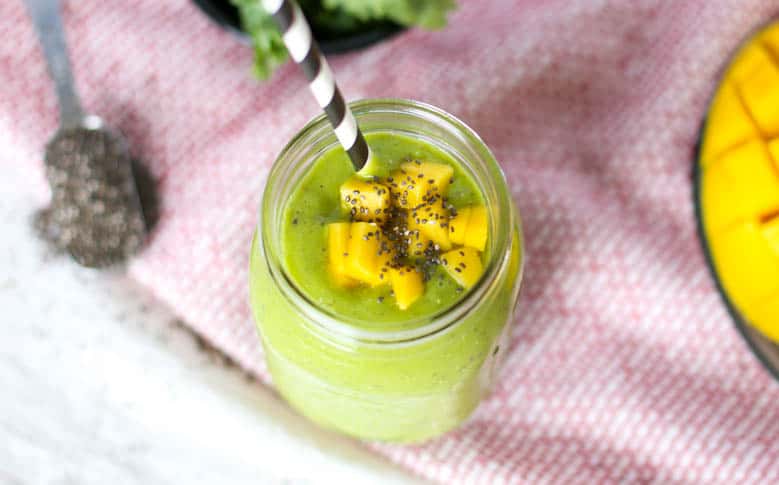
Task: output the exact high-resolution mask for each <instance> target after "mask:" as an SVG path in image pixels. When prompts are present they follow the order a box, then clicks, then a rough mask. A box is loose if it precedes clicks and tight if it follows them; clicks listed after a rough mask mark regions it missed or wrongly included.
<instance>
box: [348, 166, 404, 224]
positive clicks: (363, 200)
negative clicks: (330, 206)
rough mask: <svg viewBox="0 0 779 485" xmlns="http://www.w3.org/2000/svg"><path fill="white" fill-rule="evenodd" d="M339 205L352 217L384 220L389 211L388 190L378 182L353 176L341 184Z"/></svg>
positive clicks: (358, 219)
mask: <svg viewBox="0 0 779 485" xmlns="http://www.w3.org/2000/svg"><path fill="white" fill-rule="evenodd" d="M340 193H341V207H343V209H344V210H346V211H347V212H349V214H350V215H351V216H352V219H354V220H356V221H363V222H379V223H381V222H384V221H386V220H387V219H388V218H389V216H390V213H391V212H392V211H391V202H390V191H389V189H388V188H387V187H386V186H385V185H382V184H380V183H378V182H372V181H367V180H363V179H361V178H359V177H357V176H353V177H352V178H350V179H349V180H347V181H346V182H344V183H343V184H342V185H341V188H340Z"/></svg>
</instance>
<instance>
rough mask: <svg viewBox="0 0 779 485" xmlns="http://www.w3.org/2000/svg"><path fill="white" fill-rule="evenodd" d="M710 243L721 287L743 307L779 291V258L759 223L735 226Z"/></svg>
mask: <svg viewBox="0 0 779 485" xmlns="http://www.w3.org/2000/svg"><path fill="white" fill-rule="evenodd" d="M709 245H710V248H711V254H712V256H713V258H712V259H713V260H714V265H715V267H716V268H717V274H718V275H719V277H720V281H721V282H722V286H723V287H724V288H725V291H726V292H727V294H728V295H729V296H730V298H731V299H732V300H733V302H734V303H735V305H736V306H737V307H738V308H740V309H743V308H747V307H748V306H750V305H754V304H757V303H760V302H762V301H764V300H765V299H766V298H769V297H770V296H771V295H774V294H777V293H779V277H777V275H779V257H777V254H776V252H775V251H774V250H773V248H772V247H771V246H770V245H769V243H768V241H767V240H766V238H765V237H764V236H763V234H762V233H761V230H760V227H759V225H758V223H756V222H746V223H743V224H739V225H737V226H734V227H732V228H730V229H728V230H727V231H725V232H724V233H720V234H718V235H717V236H716V237H709Z"/></svg>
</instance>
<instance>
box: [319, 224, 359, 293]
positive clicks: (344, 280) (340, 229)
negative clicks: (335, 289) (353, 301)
mask: <svg viewBox="0 0 779 485" xmlns="http://www.w3.org/2000/svg"><path fill="white" fill-rule="evenodd" d="M350 226H351V224H350V223H348V222H334V223H332V224H328V225H327V266H328V272H329V273H330V276H331V278H332V279H333V282H334V283H335V284H336V286H340V287H342V288H351V287H353V286H356V285H357V284H358V282H357V280H355V279H353V278H351V277H350V276H348V274H347V272H346V256H347V254H348V253H347V250H348V249H347V245H348V243H349V231H350Z"/></svg>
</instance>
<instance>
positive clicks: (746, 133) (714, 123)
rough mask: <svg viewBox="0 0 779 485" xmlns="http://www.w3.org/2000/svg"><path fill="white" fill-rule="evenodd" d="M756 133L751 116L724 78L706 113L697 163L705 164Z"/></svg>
mask: <svg viewBox="0 0 779 485" xmlns="http://www.w3.org/2000/svg"><path fill="white" fill-rule="evenodd" d="M754 137H757V129H756V128H755V126H754V123H753V122H752V119H751V118H750V117H749V115H748V114H747V112H746V110H745V109H744V105H743V104H742V103H741V100H740V99H738V94H737V93H736V89H735V88H734V87H733V86H732V85H731V84H730V83H728V82H727V81H724V82H723V85H722V87H721V88H720V90H719V91H718V92H717V95H716V96H715V97H714V100H713V101H712V103H711V107H710V108H709V114H708V116H707V117H706V136H705V137H704V139H703V140H704V141H703V146H702V147H701V163H702V164H703V167H704V168H705V167H707V166H708V165H709V164H710V163H711V162H712V161H714V160H716V159H717V158H718V157H719V156H721V155H722V154H723V153H724V152H726V151H727V150H729V149H731V148H733V147H735V146H737V145H739V144H741V143H744V142H745V141H747V140H748V139H750V138H754Z"/></svg>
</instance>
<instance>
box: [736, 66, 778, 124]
mask: <svg viewBox="0 0 779 485" xmlns="http://www.w3.org/2000/svg"><path fill="white" fill-rule="evenodd" d="M738 86H739V92H740V93H741V97H742V98H743V100H744V104H746V107H747V110H749V112H750V113H751V114H752V118H754V120H755V122H756V123H757V126H758V128H759V129H760V131H761V132H762V133H763V134H765V135H768V136H775V135H778V134H779V109H777V107H779V68H778V67H777V66H776V64H774V63H773V62H766V63H763V64H760V65H759V66H757V67H756V68H755V69H754V71H752V73H751V74H750V75H749V77H747V78H745V79H744V80H743V81H741V82H740V83H739V84H738Z"/></svg>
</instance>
